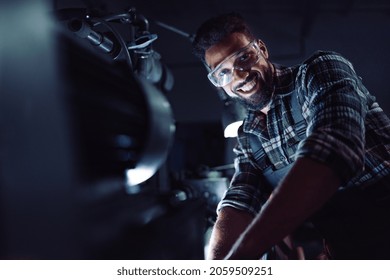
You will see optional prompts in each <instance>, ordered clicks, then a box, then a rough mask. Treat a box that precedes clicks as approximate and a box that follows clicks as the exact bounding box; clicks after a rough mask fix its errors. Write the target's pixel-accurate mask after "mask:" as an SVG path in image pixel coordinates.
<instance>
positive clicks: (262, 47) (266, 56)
mask: <svg viewBox="0 0 390 280" xmlns="http://www.w3.org/2000/svg"><path fill="white" fill-rule="evenodd" d="M257 45H258V46H259V48H260V51H261V53H262V54H263V56H264V57H265V58H268V56H269V54H268V50H267V47H266V45H265V44H264V42H263V41H261V40H260V39H257Z"/></svg>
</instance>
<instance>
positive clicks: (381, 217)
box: [193, 13, 390, 259]
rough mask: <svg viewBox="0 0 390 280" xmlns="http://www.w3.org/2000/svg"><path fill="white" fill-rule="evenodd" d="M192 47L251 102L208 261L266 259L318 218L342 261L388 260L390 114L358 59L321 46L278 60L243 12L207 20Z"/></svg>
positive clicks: (223, 82) (214, 77) (221, 83)
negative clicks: (298, 60)
mask: <svg viewBox="0 0 390 280" xmlns="http://www.w3.org/2000/svg"><path fill="white" fill-rule="evenodd" d="M193 47H194V53H195V54H196V55H197V56H198V57H200V59H201V60H202V61H203V62H204V64H205V65H206V67H207V69H208V71H209V73H208V78H209V79H210V81H211V82H212V83H213V84H214V85H215V86H216V87H219V88H222V89H223V90H224V91H225V93H226V94H227V95H228V96H229V97H230V98H233V99H234V100H237V101H238V102H242V103H243V104H245V105H246V106H247V108H248V111H249V113H248V116H247V117H246V119H245V120H244V123H243V125H242V126H241V127H240V129H239V131H238V138H237V140H238V141H237V142H238V144H237V147H236V148H235V153H236V160H235V167H236V171H235V174H234V176H233V178H232V182H231V185H230V187H229V189H228V190H227V192H226V194H225V196H224V198H223V199H222V201H221V202H220V204H219V207H218V218H217V221H216V223H215V226H214V229H213V233H212V236H211V240H210V252H209V255H208V257H209V258H210V259H223V258H226V259H250V258H253V259H258V258H261V257H263V256H264V254H265V253H266V252H268V251H269V250H270V248H271V247H273V246H274V245H275V244H278V243H279V242H280V241H281V240H282V239H283V238H284V237H285V236H287V235H289V234H291V233H292V232H294V231H295V230H296V229H297V228H298V227H299V226H300V225H302V224H303V223H305V222H307V221H310V222H312V223H313V224H314V225H315V226H316V228H317V229H318V230H319V231H320V232H321V234H322V235H323V236H324V237H325V240H326V242H327V246H328V247H329V250H330V257H331V258H334V259H390V242H389V236H390V225H389V223H390V217H389V213H390V211H389V210H390V209H389V208H390V206H389V205H390V198H389V197H390V185H389V182H390V120H389V118H388V117H387V116H386V115H385V113H384V112H383V111H382V109H381V108H380V107H379V105H378V104H377V103H376V102H375V98H374V97H373V96H372V95H370V93H369V92H368V91H367V89H366V88H365V87H364V86H363V84H362V81H361V79H360V78H359V77H358V76H357V74H356V73H355V71H354V69H353V67H352V64H351V63H350V62H349V61H347V60H346V59H345V58H343V57H342V56H341V55H339V54H337V53H334V52H317V53H315V54H313V55H312V56H311V57H310V58H308V59H307V60H305V61H304V62H303V63H302V64H300V65H297V66H294V67H284V66H280V65H277V64H274V63H272V62H271V61H270V60H269V53H268V50H267V48H266V46H265V44H264V43H263V42H262V41H261V40H259V39H256V38H255V37H254V35H253V34H252V32H251V31H250V29H249V28H248V25H247V24H246V23H245V22H244V20H243V19H242V17H241V16H240V15H238V14H234V13H232V14H225V15H221V16H218V17H215V18H212V19H210V20H208V21H206V22H205V23H204V24H202V25H201V27H200V28H199V29H198V31H197V33H196V36H195V39H194V42H193Z"/></svg>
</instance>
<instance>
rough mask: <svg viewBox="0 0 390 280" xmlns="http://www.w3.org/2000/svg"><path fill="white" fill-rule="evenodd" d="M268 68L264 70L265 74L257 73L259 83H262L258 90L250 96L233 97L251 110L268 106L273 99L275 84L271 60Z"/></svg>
mask: <svg viewBox="0 0 390 280" xmlns="http://www.w3.org/2000/svg"><path fill="white" fill-rule="evenodd" d="M266 69H267V71H265V72H264V76H262V75H260V74H258V73H257V74H256V75H257V83H259V84H260V87H259V90H258V91H256V92H255V93H253V94H252V95H251V96H250V97H249V98H243V97H241V96H238V95H236V96H234V97H232V98H233V99H234V100H235V101H237V102H238V103H240V104H242V105H243V106H245V107H246V108H248V109H249V110H261V109H264V108H265V107H267V106H268V105H269V104H270V102H271V100H272V97H273V94H274V91H275V85H274V75H273V71H272V64H271V63H270V62H268V67H267V68H266Z"/></svg>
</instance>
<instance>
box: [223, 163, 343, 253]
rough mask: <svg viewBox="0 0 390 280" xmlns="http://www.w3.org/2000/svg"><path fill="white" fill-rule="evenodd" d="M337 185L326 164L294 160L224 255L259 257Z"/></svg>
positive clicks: (307, 215)
mask: <svg viewBox="0 0 390 280" xmlns="http://www.w3.org/2000/svg"><path fill="white" fill-rule="evenodd" d="M339 185H340V180H339V178H338V177H337V175H336V174H335V172H334V171H333V170H331V169H330V168H329V167H327V166H325V165H324V164H321V163H318V162H316V161H313V160H311V159H306V158H301V159H298V160H297V161H296V163H295V164H294V166H293V167H292V169H291V170H290V172H289V174H288V175H287V176H286V178H285V179H284V180H283V181H282V183H281V185H280V186H279V187H278V188H277V189H276V190H275V191H274V193H273V195H272V197H271V198H270V199H269V201H268V202H267V203H266V204H265V205H264V207H263V209H262V211H261V212H260V213H259V215H258V216H256V218H255V219H254V220H253V222H252V223H251V224H250V225H249V226H248V228H247V229H246V230H245V232H244V233H243V234H242V235H241V236H240V238H239V239H238V240H237V242H236V243H235V244H234V246H233V248H232V250H231V251H230V252H229V254H228V256H227V258H231V259H251V258H259V257H261V256H262V255H263V254H264V253H265V252H266V251H267V250H268V249H269V248H270V247H271V246H273V245H275V244H276V243H278V242H279V241H280V240H282V239H283V238H284V237H285V236H287V235H288V234H290V233H291V232H293V231H294V230H295V229H296V228H297V227H298V226H299V225H301V224H302V223H303V222H304V221H305V220H306V219H307V218H309V217H310V216H311V215H312V214H314V213H315V212H316V211H317V210H318V209H319V208H321V207H322V206H323V205H324V204H325V202H326V201H328V199H329V198H330V197H331V196H332V195H333V194H334V193H335V192H336V190H337V188H338V187H339Z"/></svg>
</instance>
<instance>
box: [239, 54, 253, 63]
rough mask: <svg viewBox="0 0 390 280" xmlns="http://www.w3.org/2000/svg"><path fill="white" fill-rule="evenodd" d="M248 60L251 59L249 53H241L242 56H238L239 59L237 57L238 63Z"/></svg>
mask: <svg viewBox="0 0 390 280" xmlns="http://www.w3.org/2000/svg"><path fill="white" fill-rule="evenodd" d="M250 58H251V54H250V53H243V54H242V55H240V57H238V61H239V62H245V61H247V60H249V59H250Z"/></svg>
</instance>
